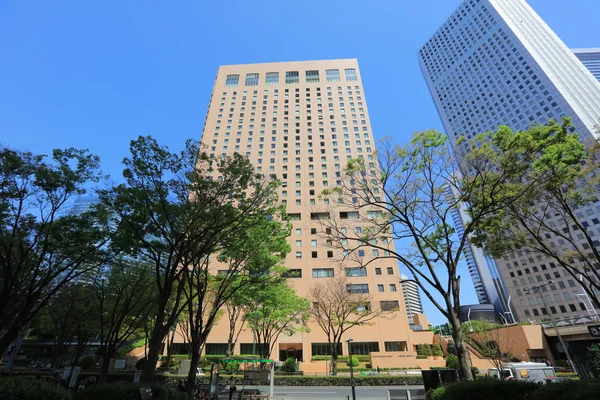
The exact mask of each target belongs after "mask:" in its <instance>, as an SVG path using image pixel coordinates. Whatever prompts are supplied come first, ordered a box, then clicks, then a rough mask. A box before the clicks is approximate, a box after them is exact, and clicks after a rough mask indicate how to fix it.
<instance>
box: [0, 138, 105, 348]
mask: <svg viewBox="0 0 600 400" xmlns="http://www.w3.org/2000/svg"><path fill="white" fill-rule="evenodd" d="M101 178H102V174H101V171H100V169H99V159H98V157H96V156H94V155H91V154H89V153H88V152H87V151H86V150H78V149H73V148H70V149H65V150H54V151H53V152H52V156H51V157H46V156H45V155H41V154H32V153H30V152H22V151H16V150H11V149H9V148H6V147H4V146H0V187H2V190H1V191H0V276H2V277H3V278H2V279H1V280H0V326H2V327H4V328H5V329H3V330H2V333H0V353H4V351H5V350H6V349H7V347H8V346H9V345H10V343H11V342H12V341H13V340H14V339H15V338H16V337H17V335H18V333H19V332H20V331H21V329H22V328H23V327H24V326H26V325H27V324H28V323H29V322H30V321H31V320H32V319H33V318H34V317H35V316H36V315H37V314H38V313H39V312H40V310H41V309H42V308H43V307H44V306H45V305H46V304H48V302H49V301H50V300H51V299H52V298H53V297H54V295H55V294H56V293H57V292H58V291H59V290H60V289H62V288H63V287H64V286H66V285H67V284H68V283H69V282H71V281H73V280H75V279H77V278H78V277H79V276H81V275H83V274H85V273H87V272H89V271H92V270H95V269H96V268H97V267H98V265H99V264H100V263H102V262H103V261H104V259H105V254H104V250H103V245H104V244H105V243H106V242H107V241H108V233H107V229H106V224H105V222H106V221H105V220H104V219H103V218H101V216H100V215H98V214H96V213H93V212H90V213H84V214H81V215H72V214H70V213H68V211H69V208H70V207H71V202H72V200H73V199H74V198H75V197H76V196H79V195H82V194H84V193H85V192H86V187H87V186H88V185H90V184H93V183H95V182H98V181H100V179H101Z"/></svg>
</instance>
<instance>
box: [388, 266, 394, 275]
mask: <svg viewBox="0 0 600 400" xmlns="http://www.w3.org/2000/svg"><path fill="white" fill-rule="evenodd" d="M387 273H388V275H394V268H393V267H387Z"/></svg>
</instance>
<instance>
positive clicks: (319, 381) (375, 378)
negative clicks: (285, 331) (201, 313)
mask: <svg viewBox="0 0 600 400" xmlns="http://www.w3.org/2000/svg"><path fill="white" fill-rule="evenodd" d="M180 379H182V377H177V376H171V377H169V378H167V381H168V382H171V383H174V384H175V383H177V382H179V380H180ZM208 379H209V378H208V377H207V376H204V377H199V378H198V382H199V383H204V384H206V383H208ZM220 379H221V381H222V382H224V383H227V384H229V383H234V384H236V385H237V386H240V385H241V384H242V382H243V376H242V375H221V377H220ZM354 381H355V384H356V386H402V385H422V384H423V378H422V377H421V375H415V376H412V375H411V376H405V375H371V376H355V377H354ZM245 383H246V384H247V385H264V384H265V382H264V381H245ZM275 386H350V376H307V375H304V376H301V375H275Z"/></svg>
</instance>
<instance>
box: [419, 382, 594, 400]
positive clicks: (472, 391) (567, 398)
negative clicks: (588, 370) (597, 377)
mask: <svg viewBox="0 0 600 400" xmlns="http://www.w3.org/2000/svg"><path fill="white" fill-rule="evenodd" d="M465 396H467V397H465ZM465 398H468V399H469V400H505V399H510V400H597V399H600V382H599V381H568V382H563V383H551V384H548V385H543V386H540V385H538V384H536V383H531V382H518V381H517V382H511V381H500V380H497V379H480V380H476V381H471V382H459V383H457V384H454V385H451V386H448V387H445V388H439V389H435V390H430V391H429V392H428V393H427V400H463V399H465Z"/></svg>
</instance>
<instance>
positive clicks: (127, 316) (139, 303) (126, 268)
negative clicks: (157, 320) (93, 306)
mask: <svg viewBox="0 0 600 400" xmlns="http://www.w3.org/2000/svg"><path fill="white" fill-rule="evenodd" d="M109 268H110V272H109V274H108V276H104V275H98V276H96V281H95V282H94V292H95V295H96V298H97V304H98V308H97V313H96V318H98V322H99V324H100V329H99V331H100V332H99V338H98V339H99V340H98V341H99V342H100V347H99V353H100V355H101V357H102V369H101V371H100V379H99V381H100V382H104V381H105V380H106V375H107V374H108V366H109V364H110V360H111V358H113V357H114V356H115V355H116V352H117V350H119V348H120V347H121V346H123V345H124V344H125V343H126V342H128V341H130V340H132V339H134V338H136V337H139V336H141V335H142V332H143V327H144V324H146V322H147V320H148V318H149V317H150V316H151V315H152V314H153V313H154V311H155V307H154V302H155V293H156V290H155V286H154V282H153V279H154V275H153V271H152V270H151V269H149V268H148V267H147V265H145V264H143V263H139V262H136V261H134V260H131V259H123V258H117V259H114V260H113V262H112V263H111V264H110V266H109Z"/></svg>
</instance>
